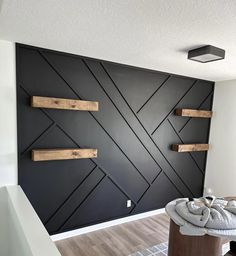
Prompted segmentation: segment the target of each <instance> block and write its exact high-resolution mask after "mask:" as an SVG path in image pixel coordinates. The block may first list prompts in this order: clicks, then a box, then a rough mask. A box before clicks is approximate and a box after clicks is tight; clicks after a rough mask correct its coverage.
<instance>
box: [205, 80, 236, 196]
mask: <svg viewBox="0 0 236 256" xmlns="http://www.w3.org/2000/svg"><path fill="white" fill-rule="evenodd" d="M210 144H211V147H210V150H209V151H208V160H207V167H206V177H205V194H208V193H209V192H208V191H209V189H210V192H211V194H214V195H216V196H236V148H235V145H236V80H231V81H223V82H217V83H216V85H215V93H214V101H213V118H212V121H211V130H210Z"/></svg>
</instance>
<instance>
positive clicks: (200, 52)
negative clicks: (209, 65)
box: [188, 45, 225, 63]
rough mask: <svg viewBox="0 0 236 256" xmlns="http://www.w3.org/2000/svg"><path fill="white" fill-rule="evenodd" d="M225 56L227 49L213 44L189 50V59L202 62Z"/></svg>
mask: <svg viewBox="0 0 236 256" xmlns="http://www.w3.org/2000/svg"><path fill="white" fill-rule="evenodd" d="M224 58H225V50H223V49H220V48H217V47H215V46H212V45H206V46H203V47H200V48H197V49H193V50H190V51H189V52H188V59H189V60H194V61H198V62H201V63H206V62H211V61H216V60H222V59H224Z"/></svg>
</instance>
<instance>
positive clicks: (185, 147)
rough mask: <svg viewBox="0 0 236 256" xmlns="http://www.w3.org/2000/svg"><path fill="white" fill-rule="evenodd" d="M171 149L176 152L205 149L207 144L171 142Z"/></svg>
mask: <svg viewBox="0 0 236 256" xmlns="http://www.w3.org/2000/svg"><path fill="white" fill-rule="evenodd" d="M171 149H172V150H173V151H177V152H192V151H207V150H208V149H209V144H173V145H172V147H171Z"/></svg>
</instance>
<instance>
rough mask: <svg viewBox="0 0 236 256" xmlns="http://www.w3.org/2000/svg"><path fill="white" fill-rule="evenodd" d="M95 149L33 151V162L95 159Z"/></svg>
mask: <svg viewBox="0 0 236 256" xmlns="http://www.w3.org/2000/svg"><path fill="white" fill-rule="evenodd" d="M96 157H97V149H34V150H32V160H33V161H50V160H67V159H81V158H96Z"/></svg>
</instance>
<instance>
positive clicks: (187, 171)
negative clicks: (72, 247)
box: [16, 44, 214, 234]
mask: <svg viewBox="0 0 236 256" xmlns="http://www.w3.org/2000/svg"><path fill="white" fill-rule="evenodd" d="M16 57H17V58H16V60H17V66H16V67H17V113H18V125H17V129H18V159H19V160H18V163H19V165H18V180H19V184H20V185H21V187H22V188H23V190H24V191H25V193H26V195H27V196H28V198H29V199H30V201H31V203H32V205H33V206H34V208H35V210H36V212H37V214H38V215H39V217H40V219H41V220H42V222H43V223H44V225H45V227H46V229H47V230H48V232H49V233H50V234H57V233H61V232H65V231H68V230H72V229H76V228H80V227H84V226H88V225H93V224H97V223H101V222H104V221H109V220H114V219H116V218H120V217H126V216H131V215H133V214H138V213H143V212H147V211H150V210H155V209H160V208H163V207H165V205H166V204H167V203H168V202H169V201H171V200H173V199H175V198H179V197H199V196H201V195H202V191H203V183H204V173H205V163H206V157H207V153H206V152H205V151H202V152H201V151H199V152H188V153H185V154H176V153H175V152H174V151H172V150H171V148H170V147H168V146H167V145H172V144H173V143H176V144H188V143H192V142H193V141H195V142H196V141H200V142H202V143H208V134H209V128H210V119H208V118H191V117H186V118H180V117H179V116H176V115H175V109H182V108H189V109H204V110H209V111H211V108H212V100H213V92H214V83H212V82H209V81H203V80H197V79H194V78H188V77H182V76H176V75H172V74H166V73H161V72H158V71H153V70H151V71H150V70H146V69H139V68H136V67H129V66H125V65H121V64H115V63H110V62H106V61H101V60H95V59H90V58H86V57H80V56H75V55H70V54H66V53H58V52H55V51H51V50H47V49H41V48H36V47H31V46H26V45H19V44H17V47H16ZM36 95H40V96H41V97H48V95H53V97H55V98H65V99H78V100H82V99H96V101H97V102H99V108H100V110H101V111H58V110H57V109H52V108H50V109H48V108H41V107H40V108H38V107H37V108H33V107H31V106H30V104H29V102H30V99H31V97H32V96H36ZM91 147H92V148H96V149H98V150H99V154H98V156H97V157H96V158H84V159H83V160H78V161H74V160H73V159H72V160H70V159H68V160H66V161H38V162H35V161H32V159H31V153H32V150H34V149H47V148H52V149H74V148H77V149H84V148H91ZM192 177H194V179H193V178H192ZM42 184H43V187H42ZM127 200H131V201H132V204H131V207H129V208H127V207H126V206H127ZM98 206H99V207H98Z"/></svg>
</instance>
